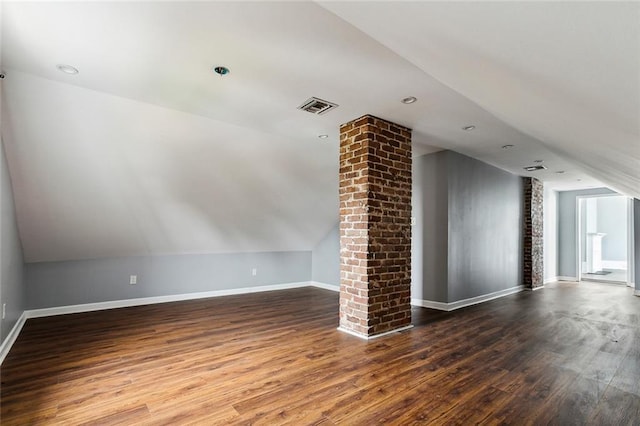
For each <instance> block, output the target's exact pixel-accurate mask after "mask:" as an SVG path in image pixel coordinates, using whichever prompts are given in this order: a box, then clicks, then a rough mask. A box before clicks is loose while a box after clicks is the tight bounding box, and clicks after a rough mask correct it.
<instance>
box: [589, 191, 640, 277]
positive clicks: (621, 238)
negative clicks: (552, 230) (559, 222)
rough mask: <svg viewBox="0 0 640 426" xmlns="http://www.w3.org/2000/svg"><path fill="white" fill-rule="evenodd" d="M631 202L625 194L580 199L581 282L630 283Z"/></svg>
mask: <svg viewBox="0 0 640 426" xmlns="http://www.w3.org/2000/svg"><path fill="white" fill-rule="evenodd" d="M629 219H630V216H629V199H628V198H627V197H625V196H622V195H606V196H587V197H579V198H578V271H580V272H579V279H580V281H602V282H609V283H615V284H629V283H630V273H629V266H630V253H629V248H630V235H629V231H630V223H629Z"/></svg>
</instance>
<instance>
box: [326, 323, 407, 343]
mask: <svg viewBox="0 0 640 426" xmlns="http://www.w3.org/2000/svg"><path fill="white" fill-rule="evenodd" d="M410 328H413V325H407V326H405V327H400V328H396V329H395V330H391V331H385V332H384V333H380V334H374V335H373V336H365V335H363V334H359V333H356V332H355V331H351V330H347V329H346V328H342V327H338V331H341V332H343V333H347V334H350V335H352V336H356V337H359V338H361V339H363V340H373V339H377V338H378V337H382V336H388V335H389V334H393V333H400V332H401V331H405V330H409V329H410Z"/></svg>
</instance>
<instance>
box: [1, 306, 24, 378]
mask: <svg viewBox="0 0 640 426" xmlns="http://www.w3.org/2000/svg"><path fill="white" fill-rule="evenodd" d="M26 321H27V315H26V311H25V312H23V313H22V315H20V318H18V321H16V323H15V324H14V325H13V328H12V329H11V331H10V332H9V334H7V337H6V338H5V339H4V341H3V342H2V345H0V365H2V362H3V361H4V359H5V357H6V356H7V354H8V353H9V351H10V350H11V347H12V346H13V344H14V343H15V342H16V339H17V338H18V335H19V334H20V331H22V327H23V326H24V323H25V322H26Z"/></svg>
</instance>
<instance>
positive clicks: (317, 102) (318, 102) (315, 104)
mask: <svg viewBox="0 0 640 426" xmlns="http://www.w3.org/2000/svg"><path fill="white" fill-rule="evenodd" d="M337 107H338V105H337V104H334V103H332V102H327V101H323V100H322V99H318V98H309V99H307V100H306V101H304V103H303V104H302V105H300V106H299V107H298V109H301V110H303V111H307V112H310V113H311V114H316V115H321V114H324V113H327V112H329V111H331V110H332V109H334V108H337Z"/></svg>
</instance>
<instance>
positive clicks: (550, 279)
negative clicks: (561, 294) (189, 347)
mask: <svg viewBox="0 0 640 426" xmlns="http://www.w3.org/2000/svg"><path fill="white" fill-rule="evenodd" d="M556 281H561V280H560V278H559V277H551V278H548V279H546V280H544V283H543V284H549V283H554V282H556Z"/></svg>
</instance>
